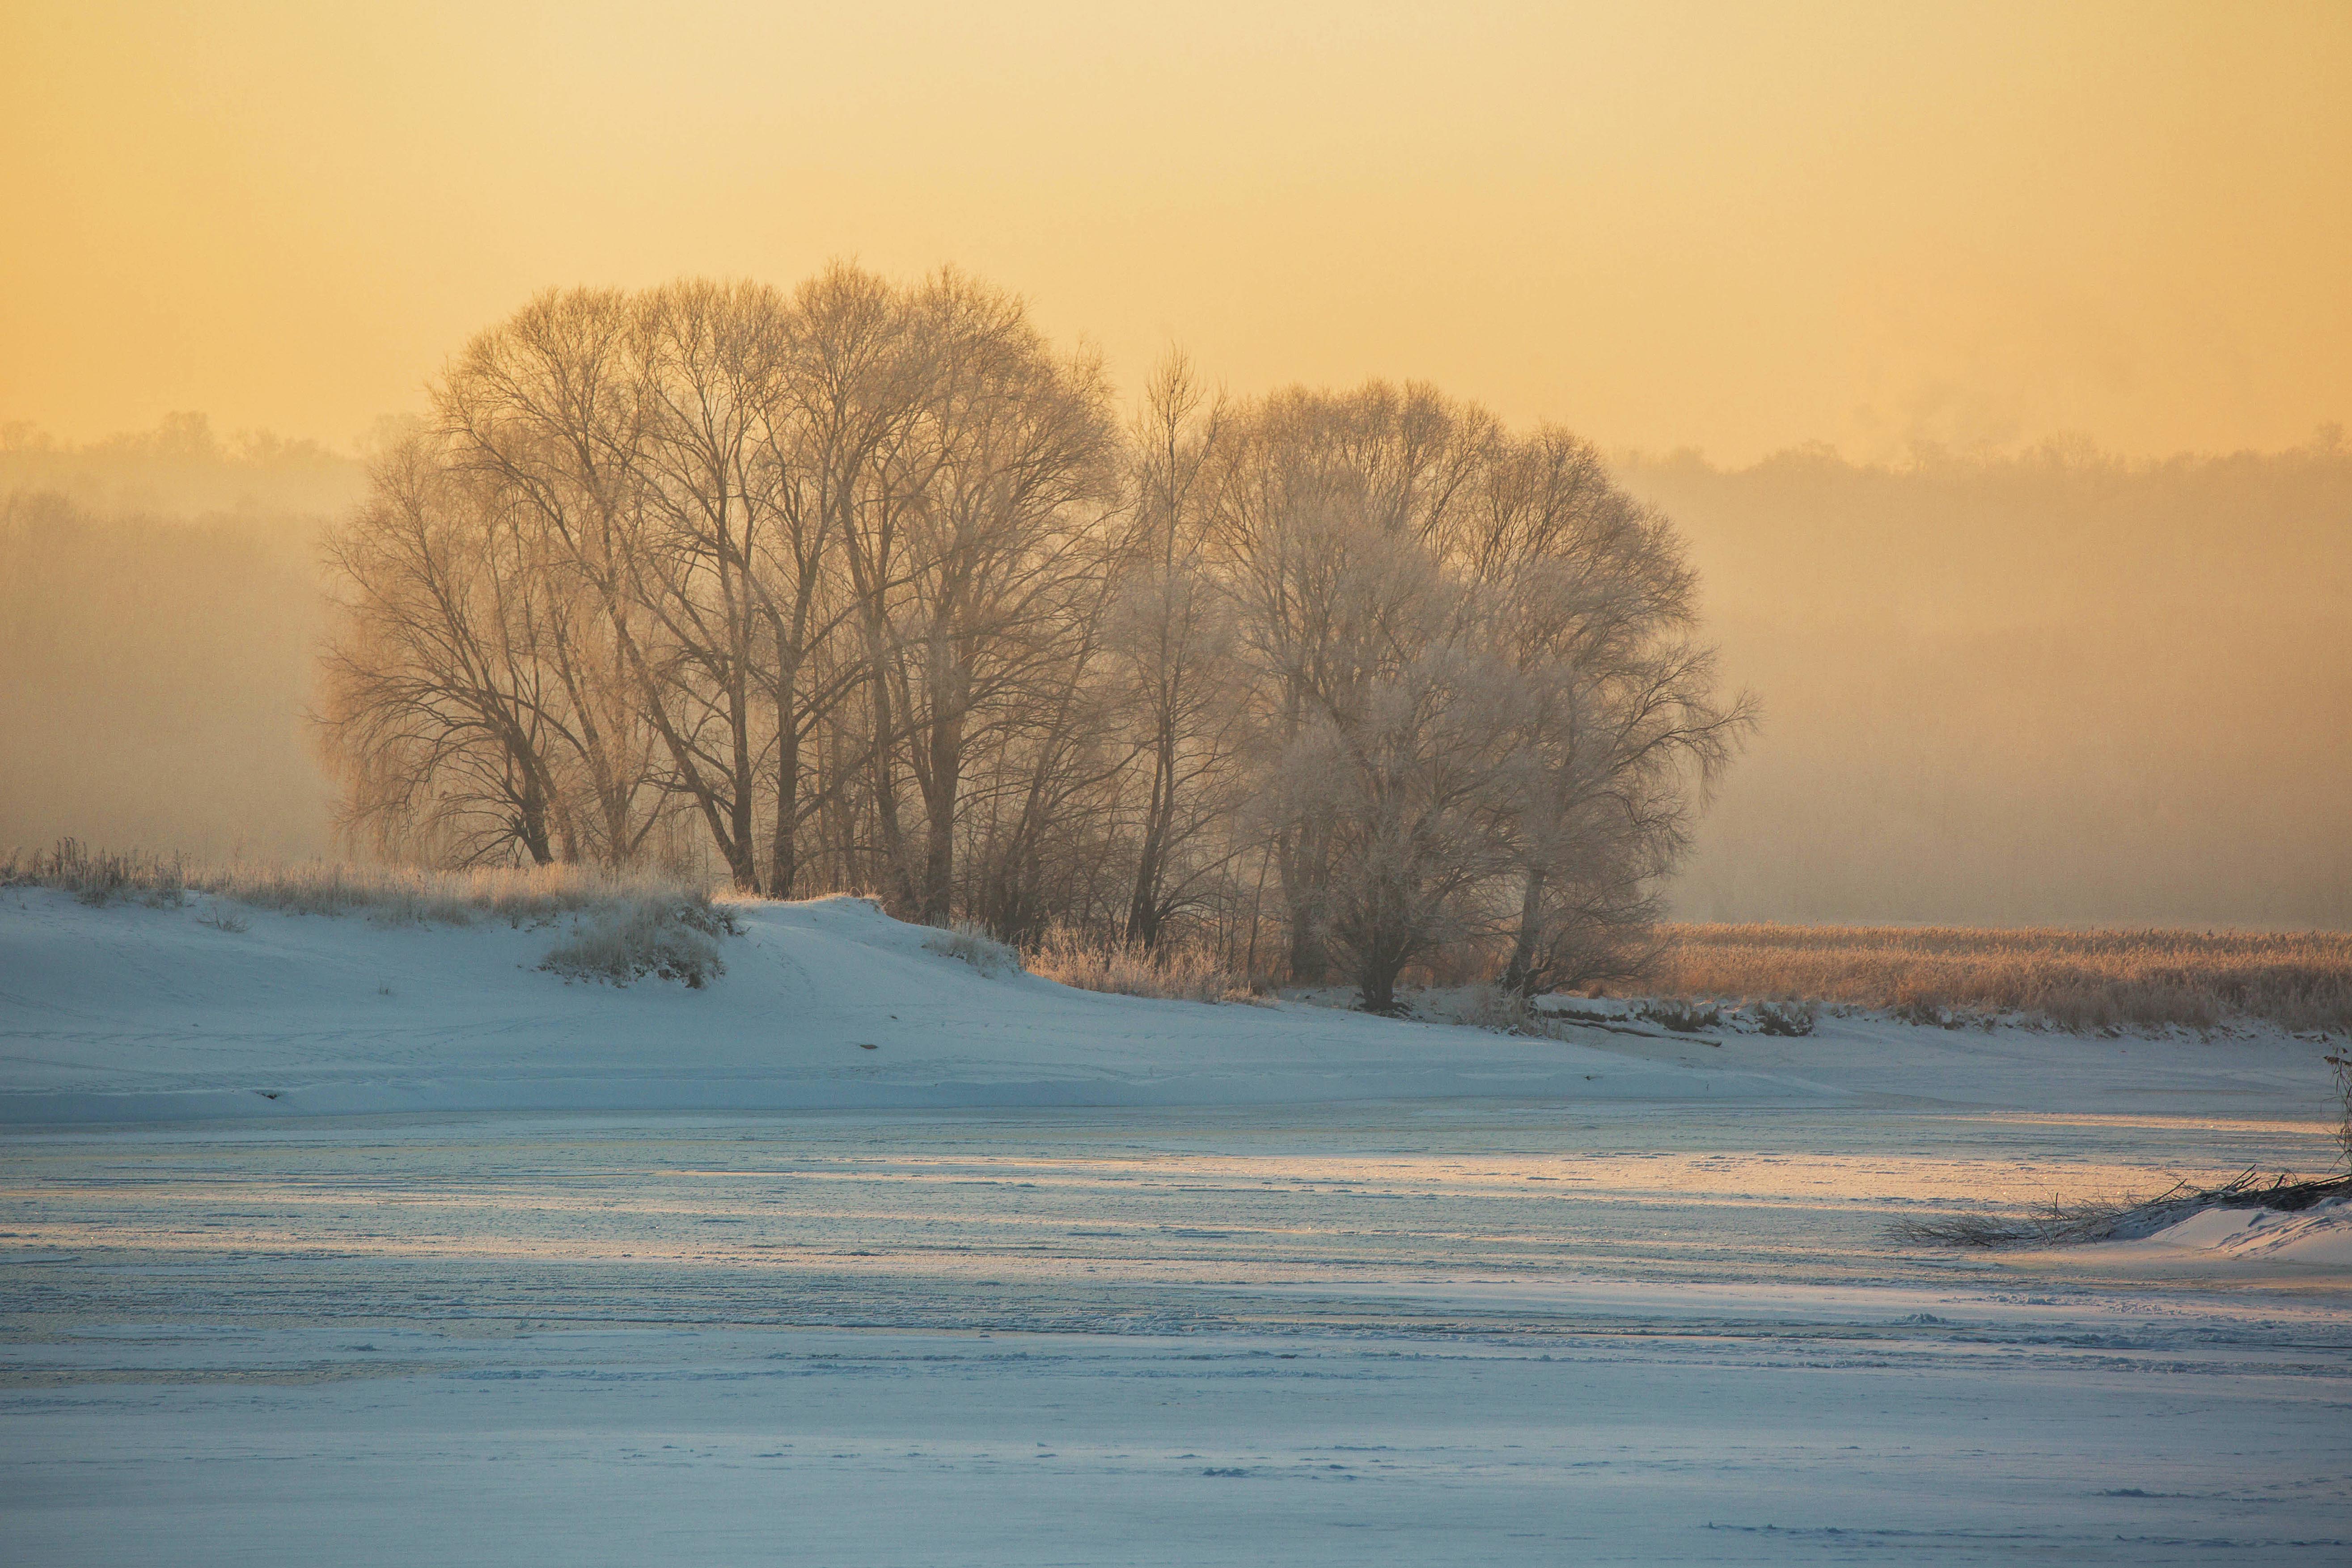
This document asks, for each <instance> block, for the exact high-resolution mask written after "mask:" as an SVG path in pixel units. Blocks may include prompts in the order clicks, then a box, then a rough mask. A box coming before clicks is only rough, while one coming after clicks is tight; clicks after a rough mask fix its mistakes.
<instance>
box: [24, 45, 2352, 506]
mask: <svg viewBox="0 0 2352 1568" xmlns="http://www.w3.org/2000/svg"><path fill="white" fill-rule="evenodd" d="M2347 84H2352V4H2345V3H2343V0H2331V3H2322V4H2315V5H2295V4H2283V3H2263V4H2254V5H2249V4H2230V5H2163V4H2154V3H2149V0H2134V3H2130V4H2115V5H2110V4H2078V5H2063V4H2051V3H2049V0H2037V3H2035V4H2031V5H1994V4H1970V5H1949V6H1940V5H1927V4H1921V3H1916V0H1906V3H1904V4H1900V5H1889V4H1885V0H1874V3H1872V4H1864V5H1781V6H1766V5H1738V6H1734V5H1658V4H1642V5H1605V6H1577V5H1467V4H1448V5H1390V4H1379V3H1374V0H1346V3H1344V4H1333V5H1284V4H1277V3H1270V0H1248V3H1246V4H1239V5H1199V4H1181V5H1177V4H1160V5H1138V6H1133V7H1118V6H1113V5H1104V4H1100V3H1087V4H1072V5H1025V6H1015V5H969V4H959V5H891V4H877V3H866V4H855V5H853V4H843V3H838V0H836V3H834V4H827V5H816V6H793V5H773V4H759V5H753V4H746V5H638V4H633V5H594V4H588V3H585V0H565V3H563V4H548V5H497V4H488V3H485V0H465V3H462V4H446V5H445V4H413V5H412V4H385V5H367V6H356V5H354V6H344V5H317V4H307V3H290V0H289V3H284V4H236V3H234V0H210V3H207V4H203V5H109V4H103V3H96V0H73V3H69V4H53V3H43V0H5V5H0V214H5V218H0V421H5V420H13V419H28V420H33V421H36V422H37V423H38V424H40V425H42V426H46V427H47V428H48V429H49V430H50V431H52V432H54V433H56V434H58V435H60V436H64V437H70V438H77V439H79V438H88V437H94V436H98V435H101V434H104V433H107V432H110V431H115V430H120V429H124V428H130V427H136V426H147V425H151V424H152V423H153V422H154V420H155V419H156V418H157V416H160V415H161V414H163V413H164V412H165V411H167V410H172V409H201V410H205V411H208V412H209V413H210V414H211V415H212V416H214V419H215V423H216V424H218V425H220V426H223V427H226V428H236V427H239V426H267V427H269V428H273V429H276V430H278V431H281V432H285V433H288V434H291V435H298V436H311V437H319V438H321V439H323V440H327V441H329V442H331V443H334V444H336V445H343V444H346V443H348V442H349V441H350V440H351V439H352V437H353V436H354V435H356V434H357V433H358V432H360V431H361V430H362V429H364V428H365V427H366V426H368V425H369V424H370V423H371V421H372V420H373V418H374V417H375V416H378V415H380V414H383V413H387V412H394V411H398V410H404V409H408V408H413V407H415V405H416V404H417V402H418V390H417V389H418V386H419V384H420V383H421V382H422V381H423V380H424V379H425V377H426V376H428V375H429V374H432V373H433V372H434V371H435V370H436V367H437V366H438V365H439V364H440V363H441V362H442V361H443V360H444V358H445V357H446V355H447V354H448V353H451V352H452V351H453V350H454V349H455V348H456V347H457V345H458V344H459V343H460V342H462V340H463V339H464V338H465V336H466V335H467V333H469V332H471V331H474V330H475V329H477V328H478V327H481V326H483V325H485V324H487V323H488V322H489V321H493V320H495V319H496V318H498V317H499V316H500V315H502V314H503V313H505V312H506V311H507V310H510V309H511V308H512V307H513V306H515V305H516V304H517V303H519V302H520V300H523V299H524V298H525V297H527V296H528V295H529V294H530V293H531V292H532V291H533V290H535V289H539V288H541V287H543V286H546V285H548V284H551V283H574V282H599V283H602V282H611V283H620V284H640V283H646V282H650V281H653V280H656V279H661V278H665V277H668V276H671V275H674V274H677V273H680V272H712V273H722V274H738V273H740V274H750V275H754V276H758V277H761V278H767V279H777V280H789V279H794V278H796V277H798V276H800V275H802V274H803V273H805V272H807V271H808V270H809V269H811V268H814V267H815V266H816V265H818V264H819V263H820V262H822V261H823V260H824V258H828V257H832V256H850V257H855V258H859V259H861V260H863V261H865V262H866V263H867V264H869V265H872V266H875V267H878V268H883V269H886V270H891V271H912V270H917V269H920V268H927V267H929V266H932V265H936V264H938V263H940V262H948V261H952V262H955V263H958V264H961V265H962V266H965V267H967V268H971V269H972V270H974V271H976V272H979V273H981V274H982V275H984V276H986V277H988V278H990V279H993V280H995V281H998V282H1000V283H1003V284H1004V285H1007V286H1009V287H1011V288H1013V289H1018V290H1020V291H1022V292H1024V294H1026V295H1028V296H1029V297H1030V299H1031V300H1033V301H1034V305H1035V306H1036V308H1037V310H1038V312H1039V314H1040V315H1041V317H1042V318H1043V319H1044V321H1045V323H1046V324H1047V325H1048V326H1049V327H1050V328H1052V329H1054V330H1055V331H1057V332H1060V333H1062V334H1064V335H1066V336H1069V337H1076V336H1077V335H1079V334H1085V335H1087V336H1088V337H1091V338H1092V339H1093V340H1094V341H1095V342H1097V343H1099V344H1100V346H1101V347H1102V348H1103V350H1104V351H1105V352H1106V353H1107V354H1108V357H1109V359H1110V362H1111V364H1112V367H1113V369H1114V371H1115V372H1116V373H1118V374H1120V375H1121V377H1122V378H1123V379H1124V380H1125V381H1127V382H1128V383H1129V384H1132V382H1133V381H1134V379H1135V377H1136V373H1137V372H1138V370H1139V368H1140V366H1141V365H1142V364H1143V363H1145V362H1146V361H1148V360H1149V359H1150V357H1151V356H1152V355H1153V354H1154V353H1156V352H1157V351H1158V349H1159V347H1160V345H1161V344H1163V343H1164V342H1168V341H1170V340H1171V339H1172V340H1180V341H1181V342H1184V343H1185V344H1187V345H1188V346H1190V347H1191V349H1192V351H1193V353H1194V354H1195V355H1196V357H1197V358H1198V359H1199V360H1200V361H1201V362H1202V364H1203V365H1204V366H1206V367H1208V368H1210V369H1211V370H1212V371H1213V372H1214V373H1216V374H1222V375H1223V376H1224V377H1225V378H1227V380H1228V381H1229V383H1230V384H1232V385H1233V386H1234V389H1235V390H1237V391H1255V390H1257V389H1260V388H1263V387H1265V386H1267V385H1270V384H1276V383H1279V382H1284V381H1289V380H1297V379H1303V380H1307V381H1317V382H1345V381H1349V380H1352V379H1355V378H1357V377H1360V376H1363V375H1366V374H1390V375H1418V376H1425V377H1428V378H1431V379H1433V380H1435V381H1437V382H1439V383H1441V384H1444V385H1445V386H1446V387H1447V388H1448V389H1450V390H1453V391H1454V392H1457V393H1461V394H1464V395H1470V396H1475V397H1478V398H1481V399H1484V400H1485V401H1486V402H1488V403H1490V404H1491V405H1494V406H1496V408H1497V409H1499V410H1500V411H1501V412H1503V413H1504V414H1506V415H1507V416H1512V417H1515V418H1533V417H1550V418H1556V419H1559V420H1562V421H1565V422H1566V423H1568V424H1570V426H1574V427H1575V428H1577V429H1579V430H1580V431H1581V432H1583V433H1585V434H1587V435H1589V436H1591V437H1594V438H1596V439H1597V440H1599V441H1601V443H1602V444H1603V445H1604V446H1609V447H1622V446H1639V447H1648V448H1652V449H1661V448H1667V447H1680V446H1696V447H1702V448H1704V449H1705V450H1706V452H1707V453H1708V454H1709V455H1710V456H1711V457H1713V458H1716V459H1717V461H1731V462H1738V461H1742V460H1745V459H1748V458H1753V457H1755V456H1758V455H1759V454H1761V453H1764V452H1766V451H1769V450H1772V449H1776V448H1779V447H1784V446H1787V445H1789V444H1791V443H1795V442H1800V441H1806V440H1815V439H1821V440H1828V441H1832V442H1834V443H1836V444H1837V445H1838V446H1840V447H1842V448H1843V449H1844V450H1845V451H1846V452H1847V453H1849V454H1850V455H1853V456H1857V457H1874V456H1885V455H1890V454H1893V453H1895V452H1897V451H1899V450H1900V449H1901V448H1902V447H1903V446H1904V444H1905V443H1906V441H1907V440H1908V439H1910V438H1911V437H1914V436H1925V437H1930V438H1935V439H1940V440H1943V441H1947V442H1950V443H1955V444H1959V445H1969V444H1972V443H1979V442H1987V441H1990V442H2004V441H2009V440H2014V439H2019V438H2027V439H2031V438H2037V437H2042V436H2045V435H2048V434H2052V433H2054V432H2071V433H2079V434H2082V435H2086V436H2088V437H2091V438H2092V439H2093V440H2095V441H2096V442H2098V443H2100V444H2101V445H2103V446H2105V447H2110V448H2112V449H2115V450H2117V451H2120V452H2124V453H2160V452H2170V451H2175V450H2179V449H2183V448H2195V449H2208V450H2210V449H2216V448H2233V447H2248V446H2251V447H2267V448H2275V447H2284V446H2288V445H2291V444H2294V443H2296V442H2299V441H2302V440H2304V439H2305V438H2307V437H2309V436H2310V434H2311V432H2312V430H2313V429H2314V427H2315V426H2318V425H2320V424H2321V423H2323V422H2328V421H2337V422H2345V423H2352V283H2347V277H2352V85H2347Z"/></svg>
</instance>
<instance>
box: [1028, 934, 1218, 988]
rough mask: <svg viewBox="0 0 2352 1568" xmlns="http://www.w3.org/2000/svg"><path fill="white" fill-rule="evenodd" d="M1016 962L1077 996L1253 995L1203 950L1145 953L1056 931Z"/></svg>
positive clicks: (1183, 949) (1191, 948) (1198, 948)
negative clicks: (1071, 989) (1081, 993)
mask: <svg viewBox="0 0 2352 1568" xmlns="http://www.w3.org/2000/svg"><path fill="white" fill-rule="evenodd" d="M1021 956H1022V963H1023V964H1024V967H1026V968H1027V969H1028V971H1029V973H1032V974H1041V975H1044V976H1045V978H1046V979H1048V980H1057V981H1059V982H1061V983H1062V984H1065V985H1072V986H1076V987H1077V988H1078V989H1079V990H1081V991H1108V992H1109V993H1111V994H1114V995H1118V996H1158V997H1162V998H1166V999H1169V1000H1172V1001H1183V1002H1246V1001H1248V1000H1250V998H1251V996H1252V994H1253V992H1252V989H1251V987H1250V984H1249V983H1248V981H1246V980H1244V978H1242V977H1241V976H1240V975H1237V974H1235V973H1233V972H1232V971H1230V970H1228V969H1226V968H1225V967H1224V966H1223V965H1222V964H1220V963H1217V961H1216V958H1215V956H1214V955H1213V953H1212V952H1209V951H1208V950H1207V949H1206V948H1205V947H1179V948H1169V949H1164V950H1162V951H1161V952H1146V951H1145V950H1143V949H1141V948H1134V947H1126V946H1121V945H1119V944H1117V943H1110V942H1099V941H1095V940H1092V939H1089V938H1088V937H1087V936H1085V935H1083V934H1081V933H1079V932H1076V931H1069V930H1066V929H1063V928H1056V929H1055V930H1053V931H1048V932H1046V933H1045V939H1044V940H1043V941H1041V942H1038V943H1037V944H1036V946H1034V948H1032V949H1030V950H1029V951H1028V952H1024V953H1023V954H1022V955H1021Z"/></svg>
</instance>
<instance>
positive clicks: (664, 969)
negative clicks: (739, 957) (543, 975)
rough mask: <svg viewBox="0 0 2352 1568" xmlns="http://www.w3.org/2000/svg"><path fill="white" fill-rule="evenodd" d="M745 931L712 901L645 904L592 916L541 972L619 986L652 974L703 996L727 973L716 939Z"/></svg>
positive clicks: (543, 963)
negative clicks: (698, 991) (674, 981)
mask: <svg viewBox="0 0 2352 1568" xmlns="http://www.w3.org/2000/svg"><path fill="white" fill-rule="evenodd" d="M741 929H742V928H741V927H740V925H738V924H737V923H736V921H735V918H734V916H733V915H732V914H731V913H730V912H729V911H728V910H722V909H719V908H717V907H715V906H713V905H711V904H709V902H707V901H703V902H698V901H695V900H670V899H651V900H642V901H639V902H635V903H630V904H625V905H622V906H620V907H618V908H613V909H605V910H599V911H597V912H596V913H594V914H593V915H591V916H589V917H588V919H587V920H586V921H585V922H584V923H583V924H582V925H581V926H580V927H579V928H578V929H577V930H575V931H573V932H572V935H571V936H570V937H569V938H568V939H566V940H565V941H563V942H560V943H558V944H557V945H556V947H555V948H554V950H553V951H552V952H549V953H548V955H547V957H546V958H545V959H544V960H543V961H541V963H540V967H541V969H544V970H547V971H549V972H550V973H555V974H561V975H562V976H563V977H564V978H565V979H566V980H601V981H604V982H607V983H609V984H614V985H626V984H629V982H631V981H632V980H638V979H642V978H644V977H645V976H646V975H648V974H651V975H654V976H656V978H659V979H662V980H676V981H678V982H680V983H681V984H685V985H686V986H688V988H689V989H693V990H700V989H701V988H702V987H703V986H704V985H706V984H709V983H710V982H711V981H713V980H715V979H717V978H718V977H719V976H720V975H722V974H724V973H727V965H726V963H724V962H723V961H722V960H721V959H720V957H719V943H718V942H716V941H715V940H714V939H715V938H717V937H719V936H729V935H734V934H737V933H739V932H740V931H741Z"/></svg>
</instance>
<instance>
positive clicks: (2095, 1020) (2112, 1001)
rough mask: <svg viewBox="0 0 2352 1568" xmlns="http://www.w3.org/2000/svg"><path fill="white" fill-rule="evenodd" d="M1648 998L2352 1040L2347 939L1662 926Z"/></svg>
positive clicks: (2088, 1028) (2076, 1027)
mask: <svg viewBox="0 0 2352 1568" xmlns="http://www.w3.org/2000/svg"><path fill="white" fill-rule="evenodd" d="M1658 937H1659V940H1660V944H1661V945H1660V951H1659V953H1658V957H1657V961H1656V964H1655V966H1654V969H1653V970H1652V972H1651V973H1650V974H1649V976H1648V977H1647V978H1645V979H1644V980H1643V981H1642V982H1640V983H1639V984H1635V985H1633V986H1631V987H1627V988H1625V989H1627V990H1629V991H1630V992H1637V993H1639V994H1645V995H1672V996H1692V997H1738V998H1743V999H1764V998H1773V997H1789V998H1803V999H1805V1000H1809V1001H1814V1002H1822V1003H1832V1004H1846V1005H1856V1006H1864V1007H1879V1008H1885V1009H1887V1010H1889V1011H1892V1012H1894V1013H1895V1014H1897V1015H1899V1016H1905V1017H1909V1018H1913V1019H1915V1020H1917V1021H1921V1022H1937V1023H1952V1022H1955V1021H1956V1020H1959V1019H1963V1018H1965V1017H1967V1016H1978V1017H1984V1016H2000V1015H2015V1016H2021V1017H2022V1018H2024V1019H2026V1020H2029V1021H2032V1022H2037V1023H2044V1024H2048V1025H2051V1026H2056V1027H2058V1028H2062V1029H2067V1030H2073V1031H2075V1032H2078V1033H2091V1032H2095V1031H2098V1030H2102V1029H2117V1028H2148V1027H2161V1026H2167V1025H2180V1026H2188V1027H2191V1028H2200V1029H2207V1028H2214V1027H2218V1026H2221V1025H2223V1024H2225V1023H2228V1022H2229V1021H2231V1019H2233V1018H2250V1019H2260V1020H2263V1021H2264V1022H2267V1023H2271V1024H2275V1025H2278V1026H2281V1027H2284V1028H2286V1029H2290V1030H2295V1031H2319V1032H2323V1033H2331V1034H2352V932H2342V931H2296V932H2286V933H2276V934H2268V933H2262V932H2251V931H2219V932H2216V931H2203V932H2200V931H2119V930H2116V931H2096V930H2095V931H2071V930H2063V929H2059V928H2054V927H2024V928H2017V929H2011V930H2000V929H1975V928H1966V927H1951V926H1796V925H1762V924H1759V925H1667V926H1662V927H1660V928H1659V929H1658Z"/></svg>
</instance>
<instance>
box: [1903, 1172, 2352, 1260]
mask: <svg viewBox="0 0 2352 1568" xmlns="http://www.w3.org/2000/svg"><path fill="white" fill-rule="evenodd" d="M2343 1197H2352V1173H2345V1174H2341V1175H2335V1176H2323V1177H2320V1178H2319V1179H2317V1180H2315V1181H2304V1180H2301V1179H2299V1178H2297V1177H2294V1176H2291V1175H2285V1174H2281V1175H2277V1176H2273V1177H2272V1178H2271V1179H2270V1180H2269V1181H2267V1182H2265V1181H2264V1180H2263V1178H2262V1176H2261V1174H2260V1173H2258V1172H2256V1171H2254V1170H2251V1169H2250V1170H2248V1171H2246V1172H2245V1173H2243V1174H2242V1175H2240V1176H2238V1177H2237V1178H2236V1179H2234V1180H2232V1181H2230V1182H2226V1183H2224V1184H2222V1185H2221V1186H2218V1187H2192V1186H2190V1185H2189V1184H2188V1183H2186V1182H2176V1183H2174V1184H2172V1185H2171V1187H2169V1188H2168V1189H2167V1190H2166V1191H2164V1192H2161V1193H2158V1194H2157V1195H2156V1196H2154V1197H2152V1198H2139V1199H2126V1200H2123V1201H2116V1202H2105V1203H2100V1202H2090V1203H2077V1204H2062V1203H2060V1202H2059V1201H2058V1200H2057V1199H2056V1198H2054V1197H2053V1198H2052V1199H2051V1200H2050V1207H2049V1209H2048V1210H2047V1211H2046V1212H2043V1213H2037V1214H2031V1215H2017V1216H2012V1215H1993V1214H1967V1215H1950V1216H1948V1217H1941V1218H1935V1219H1906V1220H1897V1221H1896V1222H1895V1224H1894V1225H1892V1226H1888V1227H1887V1234H1888V1236H1890V1237H1892V1238H1893V1239H1895V1240H1896V1241H1899V1242H1903V1243H1905V1244H1906V1245H1908V1246H1913V1247H2067V1246H2075V1245H2079V1244H2081V1243H2084V1242H2088V1241H2132V1240H2137V1238H2139V1237H2143V1236H2151V1235H2153V1234H2155V1233H2156V1232H2158V1231H2159V1230H2162V1229H2164V1228H2165V1227H2166V1226H2170V1225H2178V1224H2179V1222H2180V1221H2182V1220H2184V1219H2187V1218H2188V1217H2189V1215H2192V1214H2195V1213H2196V1212H2197V1211H2198V1210H2200V1209H2205V1208H2225V1209H2254V1208H2262V1209H2284V1210H2286V1211H2289V1212H2293V1211H2294V1210H2298V1209H2306V1208H2309V1207H2310V1206H2311V1205H2314V1204H2315V1203H2320V1202H2323V1201H2324V1200H2326V1199H2328V1198H2343Z"/></svg>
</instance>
